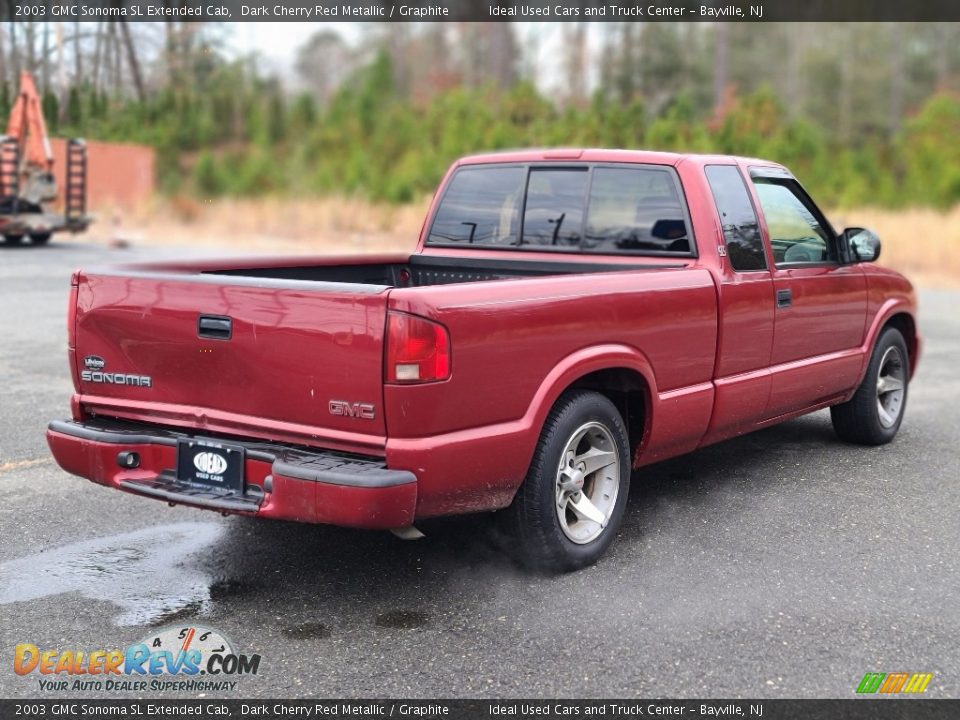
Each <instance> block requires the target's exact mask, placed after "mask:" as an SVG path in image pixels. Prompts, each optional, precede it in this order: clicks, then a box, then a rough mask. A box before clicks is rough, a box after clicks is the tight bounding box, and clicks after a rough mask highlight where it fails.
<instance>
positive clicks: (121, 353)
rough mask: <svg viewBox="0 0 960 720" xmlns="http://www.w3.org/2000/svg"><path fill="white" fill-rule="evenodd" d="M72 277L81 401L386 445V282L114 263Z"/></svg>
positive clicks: (250, 431)
mask: <svg viewBox="0 0 960 720" xmlns="http://www.w3.org/2000/svg"><path fill="white" fill-rule="evenodd" d="M79 283H80V284H79V290H78V295H77V297H78V300H77V318H76V348H77V351H76V362H77V365H78V368H77V370H78V375H79V378H80V379H79V390H80V394H81V398H80V401H81V403H83V405H84V407H85V408H86V410H87V411H88V412H94V413H96V414H101V415H110V416H115V417H125V418H129V419H133V420H144V421H148V422H158V423H164V424H172V425H179V426H184V425H188V426H191V427H193V428H198V429H207V430H209V431H219V432H227V433H235V434H242V435H247V436H253V437H263V438H269V439H279V440H286V441H289V442H300V443H307V444H312V443H317V444H322V445H331V446H334V447H337V446H341V447H344V448H345V449H350V448H352V447H360V448H365V449H370V448H371V447H374V448H382V447H383V445H384V439H383V436H384V420H383V412H382V404H383V333H384V323H385V320H386V308H387V295H388V288H387V287H386V286H378V285H362V284H349V283H325V282H309V281H296V280H272V279H271V280H263V279H259V278H244V277H230V276H222V275H201V274H197V275H177V274H172V273H171V274H160V273H149V272H129V273H124V272H122V271H121V272H116V273H114V272H113V271H111V272H109V273H105V274H90V275H88V274H84V273H80V275H79Z"/></svg>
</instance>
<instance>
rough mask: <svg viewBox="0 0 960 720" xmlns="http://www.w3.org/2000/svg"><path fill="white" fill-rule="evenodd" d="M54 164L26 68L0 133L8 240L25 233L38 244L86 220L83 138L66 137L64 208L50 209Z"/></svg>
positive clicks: (0, 203)
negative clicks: (8, 117) (68, 138)
mask: <svg viewBox="0 0 960 720" xmlns="http://www.w3.org/2000/svg"><path fill="white" fill-rule="evenodd" d="M53 164H54V158H53V149H52V148H51V146H50V137H49V136H48V135H47V123H46V121H45V120H44V118H43V108H42V106H41V103H40V95H39V93H38V92H37V86H36V84H35V83H34V81H33V77H32V76H31V75H30V73H28V72H24V73H21V75H20V92H19V93H18V95H17V99H16V102H15V103H14V104H13V109H12V110H11V111H10V119H9V120H8V122H7V133H6V135H3V136H0V234H2V235H3V237H4V239H5V240H6V242H7V244H11V245H16V244H19V243H21V242H23V239H24V238H25V237H29V238H30V240H31V241H32V242H33V243H34V244H38V245H40V244H43V243H46V242H48V241H49V240H50V237H51V236H52V235H53V233H55V232H63V231H66V232H73V233H76V232H80V231H82V230H85V229H86V228H87V226H88V225H89V224H90V217H89V216H88V215H87V146H86V143H85V142H84V141H83V140H76V139H74V140H67V146H66V165H67V167H66V174H65V176H64V179H65V182H64V189H63V204H62V208H63V211H62V212H57V211H53V210H52V209H50V208H52V204H53V203H55V202H56V200H57V197H58V188H57V182H56V178H55V177H54V173H53Z"/></svg>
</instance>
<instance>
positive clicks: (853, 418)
mask: <svg viewBox="0 0 960 720" xmlns="http://www.w3.org/2000/svg"><path fill="white" fill-rule="evenodd" d="M909 377H910V355H909V354H908V353H907V343H906V342H905V341H904V339H903V335H902V334H901V333H900V331H899V330H897V329H896V328H892V327H888V328H887V329H886V330H884V331H883V332H882V333H881V335H880V337H879V339H878V340H877V344H876V345H875V346H874V348H873V354H872V355H871V356H870V365H869V366H868V367H867V373H866V375H865V376H864V378H863V382H862V383H861V384H860V387H859V388H857V392H856V393H854V395H853V397H852V398H850V400H849V401H848V402H845V403H843V404H841V405H834V406H833V407H832V408H830V418H831V420H833V429H834V430H835V431H836V433H837V435H838V436H839V437H840V438H841V439H842V440H846V441H847V442H853V443H859V444H861V445H883V444H885V443H888V442H890V441H891V440H893V438H894V437H895V436H896V434H897V431H898V430H899V429H900V423H901V422H902V421H903V412H904V410H905V408H906V406H907V379H908V378H909Z"/></svg>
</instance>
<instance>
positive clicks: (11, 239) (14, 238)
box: [3, 235, 23, 245]
mask: <svg viewBox="0 0 960 720" xmlns="http://www.w3.org/2000/svg"><path fill="white" fill-rule="evenodd" d="M3 239H4V240H6V241H7V245H19V244H20V243H21V242H23V235H4V236H3Z"/></svg>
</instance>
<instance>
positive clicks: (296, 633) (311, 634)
mask: <svg viewBox="0 0 960 720" xmlns="http://www.w3.org/2000/svg"><path fill="white" fill-rule="evenodd" d="M282 632H283V636H284V637H285V638H290V639H291V640H323V639H325V638H328V637H330V628H328V627H327V626H326V625H324V624H323V623H318V622H306V623H303V625H291V626H290V627H285V628H283V630H282Z"/></svg>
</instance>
